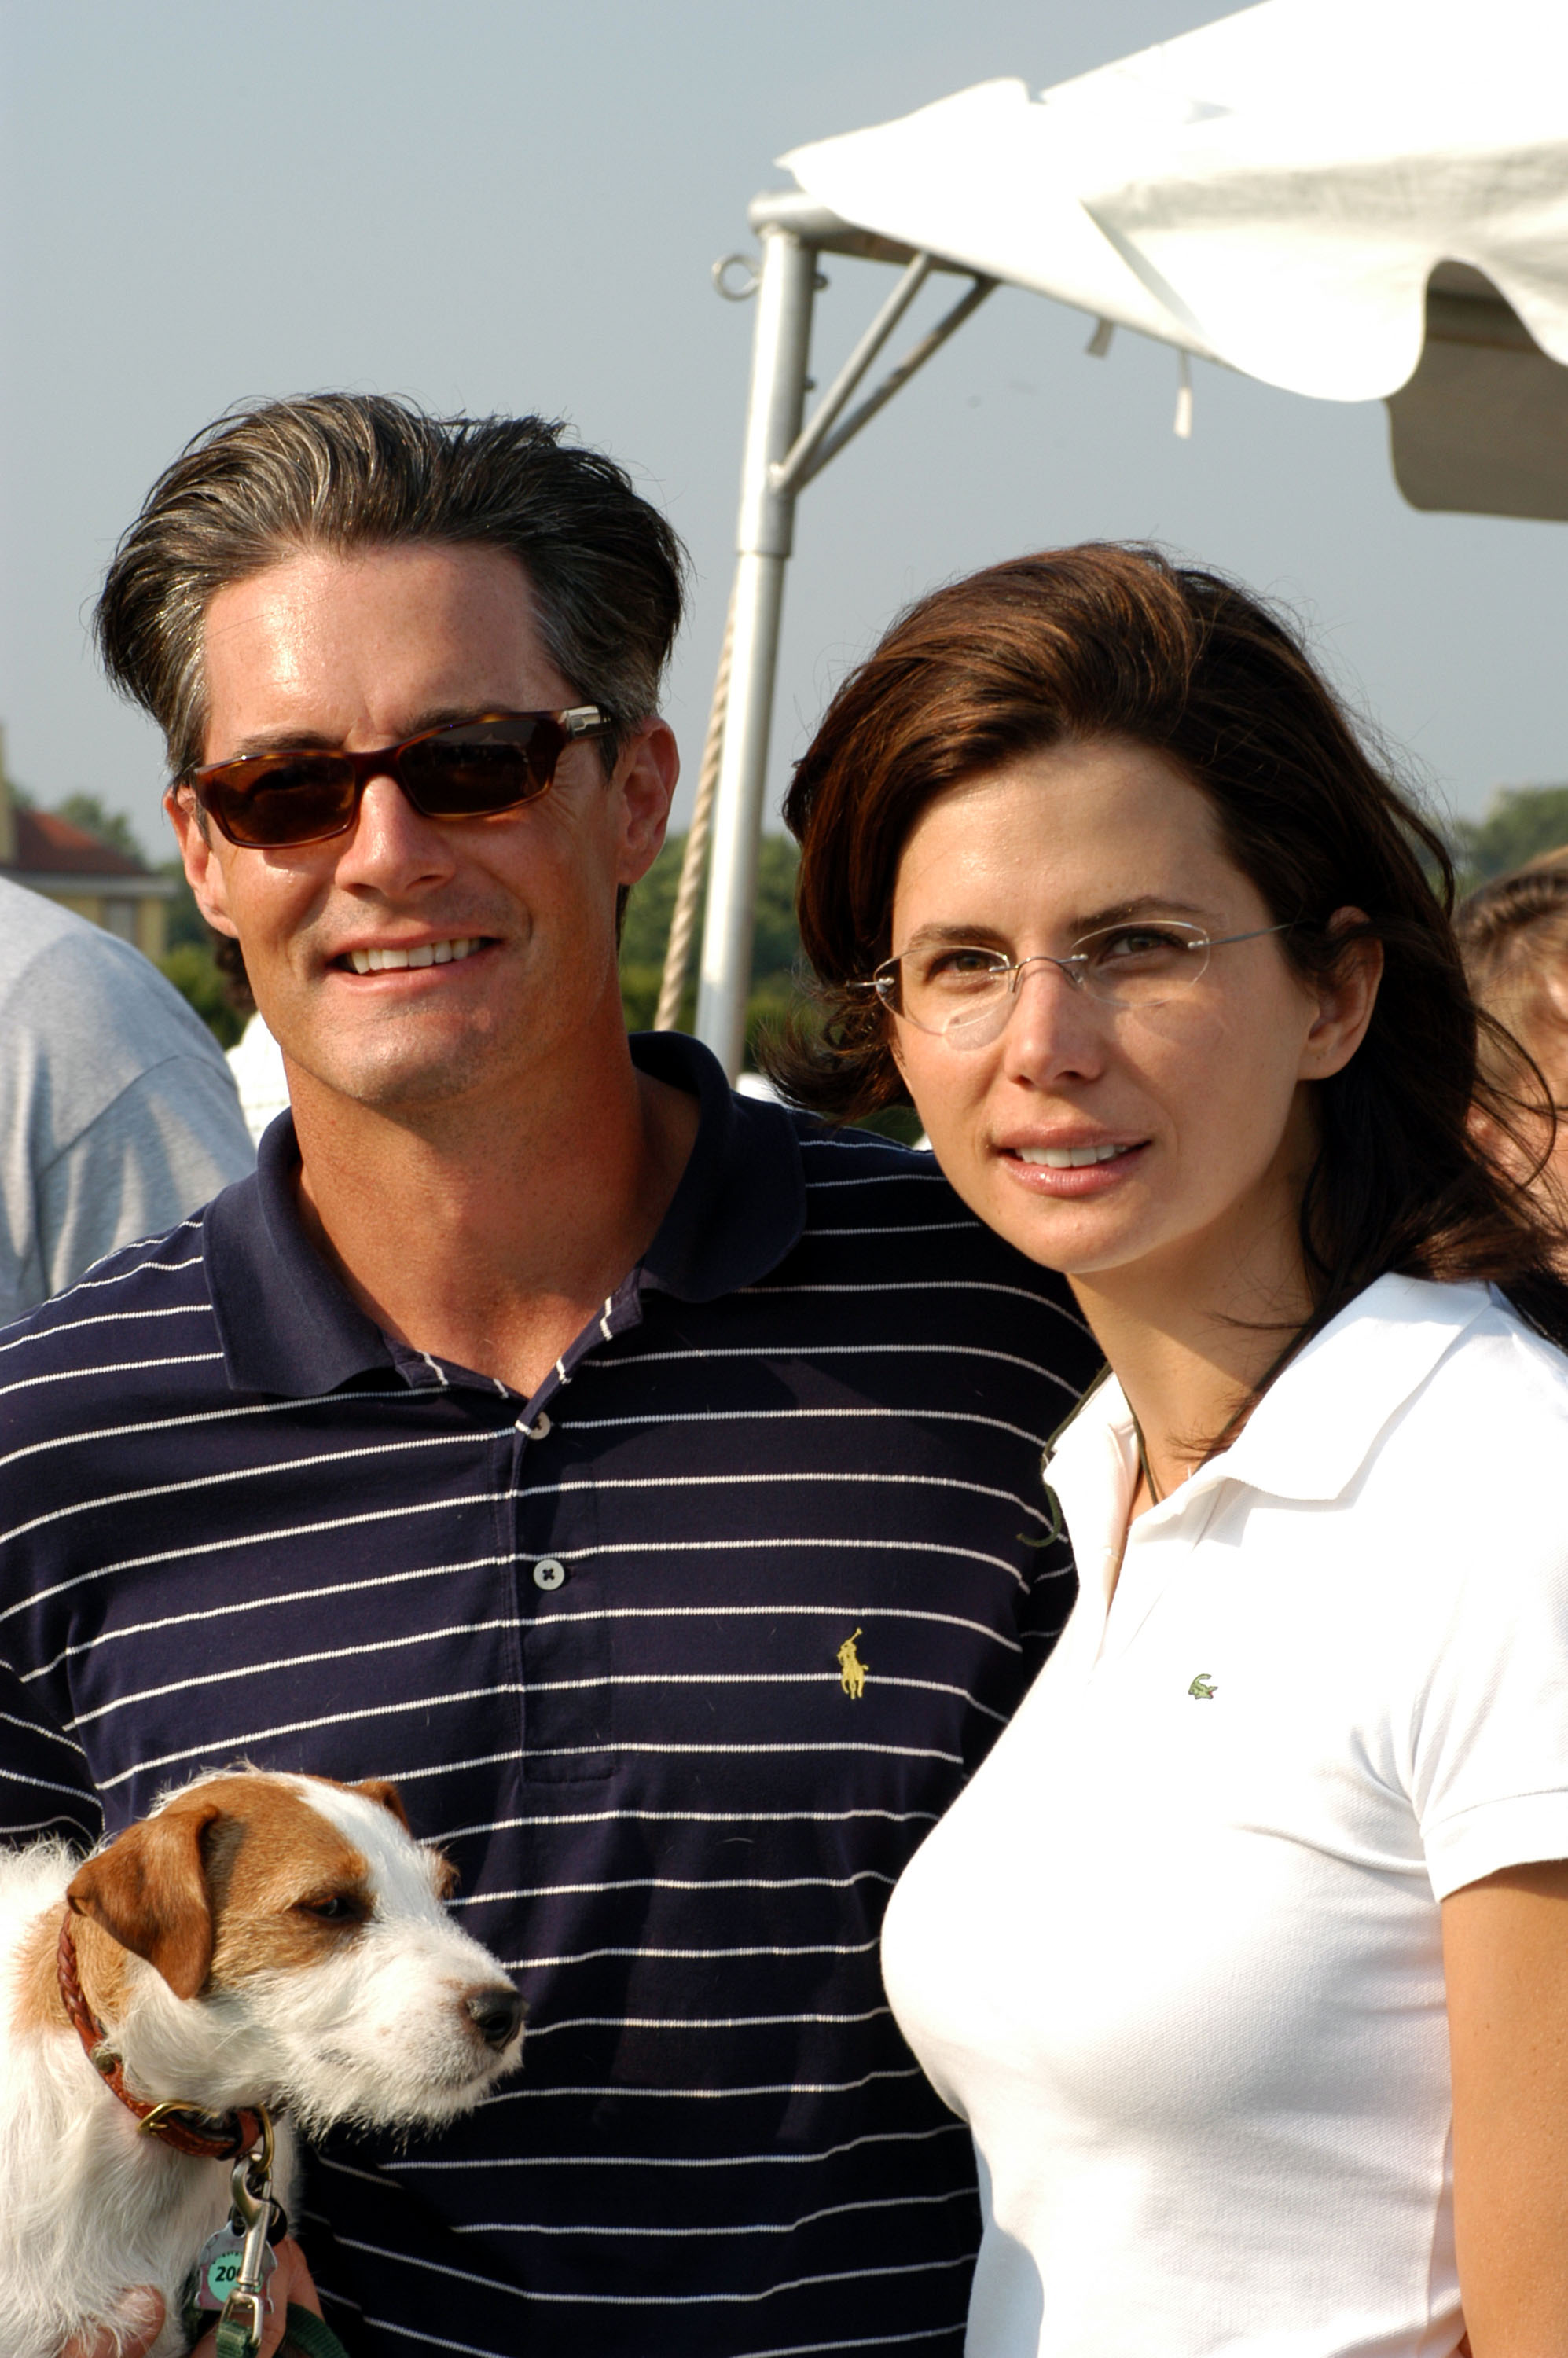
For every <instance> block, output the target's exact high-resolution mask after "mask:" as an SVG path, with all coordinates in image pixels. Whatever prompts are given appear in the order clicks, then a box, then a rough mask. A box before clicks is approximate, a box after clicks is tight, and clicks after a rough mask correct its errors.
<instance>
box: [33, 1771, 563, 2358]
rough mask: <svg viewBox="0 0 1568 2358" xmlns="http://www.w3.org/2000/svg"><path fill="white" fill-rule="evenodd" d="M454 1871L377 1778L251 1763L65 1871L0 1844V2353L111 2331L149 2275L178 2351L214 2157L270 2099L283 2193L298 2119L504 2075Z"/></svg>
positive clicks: (46, 1854)
mask: <svg viewBox="0 0 1568 2358" xmlns="http://www.w3.org/2000/svg"><path fill="white" fill-rule="evenodd" d="M449 1887H450V1869H449V1867H448V1866H447V1863H446V1861H445V1860H444V1859H443V1858H441V1856H440V1855H439V1854H438V1852H435V1851H431V1850H428V1849H426V1848H424V1847H423V1846H422V1845H421V1844H418V1843H417V1842H416V1841H415V1839H414V1837H413V1835H412V1834H411V1833H409V1831H408V1822H407V1819H406V1816H405V1815H404V1812H403V1806H402V1803H401V1802H400V1801H399V1800H398V1798H397V1794H396V1791H395V1789H394V1788H393V1787H392V1786H390V1785H385V1784H379V1783H374V1782H372V1783H368V1784H363V1785H356V1786H349V1785H338V1784H334V1783H332V1782H330V1780H329V1779H324V1778H315V1777H289V1776H273V1775H269V1774H265V1773H263V1772H261V1771H258V1770H254V1769H247V1770H243V1771H239V1772H235V1773H232V1774H219V1775H214V1776H207V1777H200V1778H198V1779H196V1781H195V1782H194V1783H193V1784H189V1785H187V1786H184V1787H182V1788H181V1789H180V1790H178V1792H174V1793H170V1794H168V1795H166V1796H165V1798H164V1799H163V1800H162V1801H160V1802H159V1803H158V1805H157V1808H156V1809H155V1810H154V1811H153V1812H152V1813H151V1815H150V1816H148V1817H146V1818H143V1819H141V1820H140V1821H138V1823H136V1824H135V1825H133V1826H130V1827H128V1828H127V1829H126V1831H125V1832H124V1833H122V1834H119V1835H117V1836H116V1837H115V1838H114V1841H112V1842H110V1843H108V1844H105V1845H104V1847H103V1848H102V1849H101V1850H98V1851H96V1852H95V1853H94V1854H93V1855H92V1856H91V1857H90V1858H88V1859H87V1860H86V1861H85V1863H84V1862H83V1861H82V1860H81V1858H80V1857H79V1856H78V1855H75V1854H73V1853H72V1852H70V1850H68V1849H67V1847H66V1846H65V1844H63V1843H58V1842H45V1843H38V1844H33V1845H32V1846H31V1847H29V1848H28V1849H27V1850H22V1851H13V1852H10V1853H9V1854H6V1853H5V1852H4V1851H0V1974H3V1976H4V1985H3V1989H0V2006H3V2008H4V2017H5V2021H4V2035H3V2037H0V2351H3V2352H4V2353H5V2358H58V2353H59V2350H60V2348H61V2346H62V2344H63V2343H64V2342H67V2341H68V2340H69V2339H70V2336H71V2335H72V2334H75V2333H81V2332H82V2331H84V2330H87V2331H91V2330H92V2329H101V2328H103V2327H107V2328H109V2329H110V2330H111V2331H124V2330H125V2328H126V2325H127V2322H128V2320H127V2319H126V2317H125V2315H124V2311H121V2312H120V2313H119V2315H118V2316H117V2315H116V2310H117V2307H118V2304H119V2302H120V2299H121V2297H122V2295H123V2294H124V2291H125V2290H126V2288H128V2287H130V2286H133V2285H147V2284H151V2285H156V2286H157V2288H158V2290H159V2291H160V2292H161V2293H162V2294H163V2296H164V2299H165V2302H166V2304H167V2310H168V2315H167V2320H166V2323H165V2326H164V2329H163V2331H162V2333H161V2334H160V2335H159V2337H158V2339H157V2342H155V2343H154V2344H153V2349H152V2353H151V2358H179V2353H182V2352H183V2351H184V2350H185V2348H186V2346H187V2344H186V2336H185V2330H184V2326H183V2324H182V2321H181V2302H182V2296H183V2294H184V2292H185V2288H186V2286H187V2280H188V2278H189V2277H190V2274H191V2271H192V2269H193V2267H194V2266H195V2264H196V2262H197V2259H198V2255H200V2254H201V2253H202V2251H203V2248H204V2246H205V2245H206V2244H208V2242H209V2240H210V2239H217V2238H220V2237H221V2231H222V2229H223V2227H224V2223H225V2222H226V2221H227V2219H228V2217H229V2212H230V2171H229V2169H228V2168H226V2167H216V2168H215V2167H214V2164H215V2163H217V2164H225V2163H228V2162H231V2161H234V2160H237V2159H239V2158H241V2157H243V2155H244V2154H246V2153H248V2152H249V2151H251V2149H252V2147H254V2146H255V2145H256V2144H257V2143H258V2142H259V2139H260V2136H261V2131H262V2129H263V2127H264V2126H265V2125H266V2123H265V2114H269V2113H272V2112H276V2113H278V2114H280V2115H284V2116H285V2117H283V2118H282V2119H280V2120H279V2122H278V2125H277V2137H276V2159H275V2161H274V2166H273V2180H274V2190H275V2191H276V2196H277V2199H278V2200H279V2201H280V2202H282V2203H283V2205H284V2206H285V2207H286V2208H287V2206H288V2204H289V2202H290V2200H291V2197H292V2195H293V2193H294V2190H295V2180H296V2177H297V2145H296V2136H297V2135H303V2136H315V2135H319V2134H320V2132H322V2131H323V2130H325V2129H328V2128H332V2127H338V2126H342V2125H360V2126H362V2127H365V2128H374V2129H393V2130H396V2129H413V2128H416V2127H421V2128H422V2127H430V2126H434V2125H438V2124H439V2123H441V2122H443V2121H447V2120H450V2119H452V2118H453V2117H454V2116H455V2115H457V2114H459V2113H462V2112H466V2111H468V2110H469V2109H470V2106H472V2105H474V2104H477V2103H478V2102H479V2100H480V2099H481V2096H483V2095H484V2094H485V2093H486V2092H487V2091H488V2090H489V2089H490V2088H491V2087H492V2084H493V2083H494V2082H495V2081H496V2080H497V2079H499V2078H500V2076H501V2075H502V2073H503V2072H504V2071H510V2070H511V2069H512V2068H513V2066H514V2064H515V2063H516V2062H517V2061H518V2058H519V2055H520V2053H521V2050H522V2043H523V2031H522V2024H523V2011H524V2009H523V2001H522V1999H521V1998H520V1997H519V1996H518V1995H517V1992H516V1990H515V1989H514V1987H513V1985H512V1984H511V1982H510V1981H508V1979H507V1978H506V1976H505V1974H503V1971H502V1969H501V1967H500V1966H499V1965H498V1964H497V1963H496V1962H495V1960H494V1958H493V1957H492V1956H491V1955H490V1954H489V1952H488V1951H486V1950H484V1949H481V1947H480V1945H479V1943H478V1942H476V1941H472V1940H470V1938H469V1936H468V1934H467V1933H466V1932H462V1931H459V1929H458V1927H457V1926H456V1925H455V1924H454V1923H452V1921H451V1920H450V1919H449V1917H448V1916H447V1914H446V1912H445V1910H444V1909H443V1908H442V1905H441V1901H442V1899H443V1898H444V1897H445V1895H446V1892H447V1891H448V1890H449ZM84 2049H85V2050H86V2052H85V2053H84V2052H83V2050H84ZM262 2108H265V2113H264V2112H263V2110H262ZM149 2116H150V2117H149ZM209 2321H210V2320H209Z"/></svg>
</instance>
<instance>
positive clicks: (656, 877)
mask: <svg viewBox="0 0 1568 2358" xmlns="http://www.w3.org/2000/svg"><path fill="white" fill-rule="evenodd" d="M685 853H686V837H685V835H684V834H683V835H672V836H670V837H669V838H667V839H666V841H665V848H664V849H663V850H662V851H661V852H660V854H659V856H658V858H657V860H654V864H653V866H652V868H650V869H649V871H648V873H647V874H646V876H644V877H643V882H641V883H640V884H639V885H638V886H637V888H636V890H635V891H634V892H633V895H632V900H631V904H630V906H629V907H628V909H627V911H626V927H625V931H624V933H623V934H622V939H621V997H622V1002H623V1004H624V1006H625V1009H626V1021H627V1023H628V1024H629V1025H630V1027H631V1029H632V1030H633V1032H645V1031H646V1030H647V1028H648V1026H649V1025H650V1024H651V1023H652V1022H653V1020H654V1010H655V1009H656V1008H657V1006H658V1003H659V987H660V985H661V983H662V982H663V980H664V971H665V945H666V943H667V942H668V940H669V936H670V920H671V918H672V917H673V916H674V914H675V905H676V887H677V885H678V884H679V882H680V867H681V860H682V859H683V858H684V856H685ZM798 860H799V854H798V853H797V851H796V850H795V845H794V844H793V843H792V842H791V841H790V839H789V838H788V837H787V836H784V835H765V836H763V838H762V843H761V845H760V847H759V849H758V856H757V930H756V936H755V939H754V941H753V944H752V991H751V998H750V1001H749V1002H748V1005H747V1010H746V1036H747V1042H748V1047H750V1044H751V1043H752V1041H754V1039H755V1037H756V1031H757V1026H758V1025H759V1024H760V1023H762V1022H767V1021H773V1022H777V1021H779V1020H780V1019H781V1018H782V1016H783V1014H784V1010H785V1008H787V1006H788V1005H789V1003H790V1001H791V999H792V998H793V996H794V994H795V990H796V987H797V986H796V979H795V969H796V968H797V967H798V966H799V964H800V934H799V931H798V929H797V927H796V925H795V868H796V866H797V864H798ZM707 898H708V896H707V892H706V889H705V890H704V892H703V895H702V898H701V900H700V901H699V902H698V903H697V941H698V942H699V943H700V941H701V939H702V919H703V912H704V910H705V908H706V906H707ZM696 974H697V959H696V957H695V955H694V956H693V958H692V961H691V966H690V969H689V972H688V977H687V988H686V996H685V998H684V1000H683V1001H682V1002H681V1011H680V1028H681V1030H682V1031H689V1030H690V1029H691V1027H692V1024H693V1023H694V1022H696V1020H697V984H696Z"/></svg>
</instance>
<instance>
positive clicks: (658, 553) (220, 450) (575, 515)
mask: <svg viewBox="0 0 1568 2358" xmlns="http://www.w3.org/2000/svg"><path fill="white" fill-rule="evenodd" d="M565 430H566V429H565V427H563V426H562V425H561V424H560V423H558V422H555V423H552V422H551V421H549V420H547V419H545V418H542V417H433V416H429V415H428V414H427V412H425V411H424V410H421V409H419V408H416V406H414V405H413V404H412V403H409V402H405V401H399V400H395V399H393V398H392V397H391V396H389V395H384V394H351V393H322V394H313V395H308V396H306V397H305V398H302V399H299V400H294V401H269V402H264V403H258V404H255V405H254V406H246V407H243V408H241V409H237V410H231V411H227V412H225V414H224V415H223V416H222V417H220V418H218V419H216V420H215V421H214V422H213V423H212V424H211V426H209V427H205V428H204V429H203V430H202V432H201V433H200V434H198V435H197V436H196V437H195V438H194V439H193V440H192V441H191V442H189V443H188V444H187V446H186V448H185V449H184V450H183V451H181V453H180V455H179V457H178V459H177V460H175V462H174V464H173V465H172V466H171V467H169V468H168V469H167V470H166V471H165V472H164V473H163V474H162V475H160V476H159V478H158V480H157V482H156V483H155V484H154V485H153V488H152V490H151V491H150V492H148V494H147V497H146V503H145V504H144V505H143V508H142V512H141V514H140V515H138V516H137V518H136V520H135V524H133V525H131V527H130V529H129V531H128V532H126V533H125V534H124V537H123V538H122V539H121V541H120V544H119V546H118V547H117V548H116V550H115V552H114V561H113V563H112V564H111V565H110V568H109V571H108V574H107V576H106V578H105V580H104V584H103V594H102V596H101V597H100V599H99V600H98V606H97V610H96V613H95V615H94V631H95V634H96V638H97V643H98V650H99V654H100V655H101V656H102V658H103V666H104V669H105V670H106V672H107V673H108V675H109V677H110V679H111V680H112V682H113V683H114V686H115V687H117V688H118V689H119V690H120V692H121V693H122V694H123V695H124V696H126V697H129V698H132V699H133V700H134V701H135V703H137V704H139V705H141V706H142V707H143V708H144V709H145V710H146V711H147V712H149V713H150V714H151V715H152V717H153V718H154V719H155V720H157V723H158V725H159V727H160V728H161V729H162V730H163V733H164V739H165V741H166V743H167V745H168V761H169V770H170V774H171V777H173V778H174V779H176V780H178V779H179V778H181V777H183V776H185V775H187V774H188V773H189V771H191V770H192V769H195V768H196V767H198V766H199V764H200V758H201V752H202V746H203V742H204V739H205V734H206V726H207V696H206V679H205V672H204V666H203V661H202V643H203V625H204V622H205V619H206V613H207V609H208V606H209V605H210V603H211V600H212V598H213V597H214V596H215V595H216V593H217V592H218V591H219V590H222V589H225V588H227V587H228V586H229V584H230V583H232V582H236V581H243V580H245V579H248V578H249V577H250V576H251V575H253V574H255V573H259V572H261V571H263V570H264V569H265V568H266V567H267V566H269V565H274V564H276V563H278V562H280V561H281V560H284V559H286V558H287V557H290V556H293V555H295V554H296V553H297V552H298V551H301V550H304V549H308V548H327V549H333V550H351V549H360V548H371V547H377V546H395V545H399V544H409V543H425V544H427V545H432V546H480V547H488V548H500V549H504V550H507V551H509V552H510V553H511V555H513V556H514V557H517V558H518V559H519V561H520V562H521V564H522V565H523V566H524V568H525V570H526V572H527V575H528V579H529V580H530V581H531V583H532V584H533V588H534V591H535V600H536V609H537V617H538V623H539V630H540V635H541V637H542V639H543V641H544V644H545V646H546V651H547V653H548V654H549V656H550V659H551V661H552V662H553V663H554V664H555V665H556V668H557V671H559V672H560V673H561V675H562V676H563V677H564V678H565V679H566V680H567V681H568V683H569V685H570V687H571V691H572V694H573V697H574V698H577V699H579V701H581V702H582V703H585V704H597V705H598V706H599V707H600V709H601V710H602V711H603V712H604V714H605V715H606V717H607V719H609V721H610V724H611V727H610V734H609V736H608V737H607V738H606V739H604V740H602V741H601V750H602V753H603V758H604V761H605V764H606V767H607V769H608V767H609V766H610V765H611V763H613V761H614V758H615V753H616V750H617V744H618V741H619V739H620V737H621V735H622V733H623V732H624V731H625V730H628V729H632V728H634V727H635V726H636V725H637V724H638V722H640V721H642V720H644V719H647V718H648V716H649V715H650V714H651V713H653V712H654V711H656V710H657V708H658V701H659V689H660V684H661V681H662V678H663V675H664V669H665V664H666V662H667V661H668V658H669V653H670V647H671V644H672V643H673V641H674V638H675V634H676V630H677V629H678V627H679V624H680V619H681V605H682V592H683V590H684V586H685V576H686V552H685V550H684V548H683V547H682V546H681V543H680V540H679V538H678V536H677V535H676V532H675V531H674V529H673V527H672V526H671V525H669V524H668V523H667V522H666V521H665V518H664V517H663V516H662V515H661V514H659V512H658V510H657V509H656V508H655V507H654V506H653V505H652V504H651V503H649V502H648V501H647V500H645V499H643V497H642V495H641V494H640V493H639V492H637V491H635V490H634V489H633V484H632V480H631V478H630V476H629V475H628V474H627V473H626V471H625V470H624V469H623V468H622V467H619V466H618V465H617V464H616V463H615V461H614V460H612V459H609V458H606V457H605V456H604V455H603V453H602V452H600V451H597V450H589V449H584V448H582V446H581V445H579V444H574V443H569V442H566V441H564V440H563V436H564V433H565Z"/></svg>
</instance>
